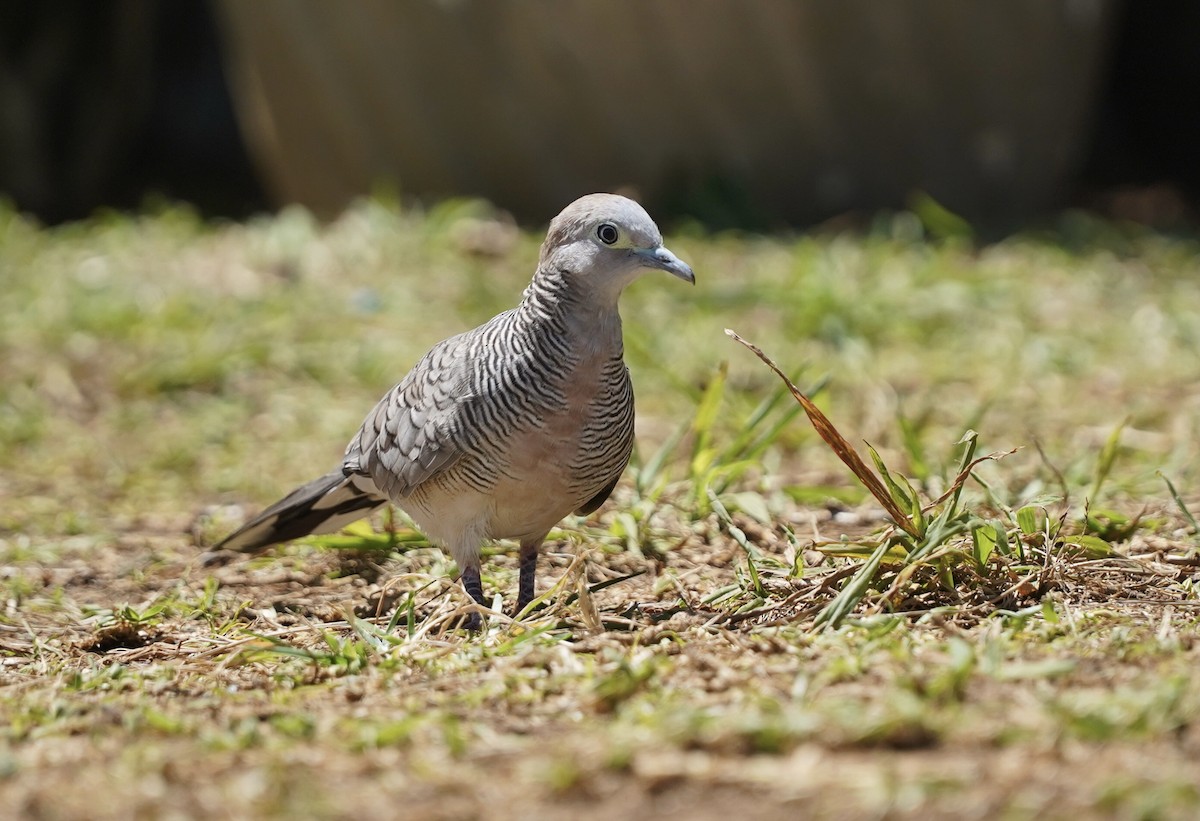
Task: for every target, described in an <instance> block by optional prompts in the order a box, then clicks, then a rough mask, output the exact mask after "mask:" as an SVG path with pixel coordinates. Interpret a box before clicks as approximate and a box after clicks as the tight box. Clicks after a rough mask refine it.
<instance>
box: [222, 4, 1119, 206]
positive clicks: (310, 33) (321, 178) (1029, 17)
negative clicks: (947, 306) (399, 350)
mask: <svg viewBox="0 0 1200 821" xmlns="http://www.w3.org/2000/svg"><path fill="white" fill-rule="evenodd" d="M218 8H219V10H220V11H221V13H222V14H221V18H222V22H223V24H224V30H225V32H226V41H227V46H228V48H227V52H228V55H229V62H230V68H231V77H232V81H233V86H234V97H235V100H236V101H237V104H238V107H239V111H240V119H241V121H242V123H243V129H244V131H245V134H246V137H247V139H248V141H249V142H250V145H251V149H252V151H253V152H254V154H255V156H256V158H257V162H258V164H259V166H260V168H261V169H262V171H263V172H264V173H265V176H266V180H267V183H268V185H269V187H270V189H271V190H272V191H273V193H274V196H275V197H276V199H277V200H279V201H281V202H282V201H299V202H302V203H305V204H307V205H309V206H310V207H313V208H314V209H315V210H317V211H318V212H321V213H332V212H334V211H336V210H337V209H339V208H341V207H342V206H343V205H344V204H345V203H346V202H347V201H349V200H350V199H352V198H354V197H356V196H359V195H361V194H363V193H366V192H368V191H369V190H370V189H371V188H372V186H373V185H375V184H377V183H378V182H380V181H391V182H392V183H394V184H396V185H397V186H398V187H399V188H400V190H401V191H403V192H404V193H410V194H417V195H424V196H442V195H450V194H470V195H481V196H484V197H488V198H490V199H492V200H493V201H495V202H497V203H498V204H500V205H502V206H504V207H507V208H509V209H511V210H513V211H514V212H516V213H517V214H518V215H521V216H523V217H528V218H532V219H545V218H546V217H547V216H548V215H550V214H552V213H553V212H555V211H556V210H557V209H558V208H559V207H561V206H562V205H563V204H564V203H566V202H568V201H569V200H571V199H573V198H574V197H576V196H578V195H579V194H581V193H584V192H587V191H592V190H612V189H616V188H622V187H626V188H633V189H635V190H636V191H638V192H639V193H640V194H641V195H642V196H643V197H644V198H645V199H646V200H648V201H650V202H652V203H656V204H663V203H677V204H678V203H690V205H693V206H695V207H696V208H698V209H699V210H704V209H710V210H711V209H717V210H720V209H721V208H726V207H727V208H731V209H743V210H749V211H751V212H753V213H752V216H753V217H755V218H758V219H765V220H770V221H774V220H787V221H791V222H806V221H811V220H815V219H822V218H825V217H827V216H829V215H831V214H835V213H837V212H840V211H842V210H845V209H850V208H875V207H880V206H887V205H894V204H898V203H902V202H903V201H904V199H905V198H906V196H907V195H908V194H909V193H910V192H911V191H912V190H914V189H917V188H920V189H923V190H925V191H928V192H929V193H930V194H932V195H933V196H934V197H936V198H938V199H939V200H941V201H942V202H944V203H945V204H947V205H948V206H950V207H951V208H953V209H955V210H958V211H960V212H962V213H965V214H966V215H968V216H970V217H971V218H973V219H980V220H1004V219H1008V218H1011V217H1013V216H1015V215H1020V214H1025V213H1028V212H1029V211H1036V210H1040V209H1043V208H1046V207H1048V206H1050V205H1052V204H1053V203H1054V201H1055V198H1056V195H1058V194H1059V193H1060V192H1061V190H1062V186H1063V184H1064V182H1065V181H1066V180H1067V179H1068V178H1069V176H1070V175H1071V174H1072V172H1073V171H1074V170H1075V168H1076V166H1077V165H1078V163H1079V162H1080V159H1081V153H1082V150H1083V148H1084V146H1083V145H1082V144H1083V142H1084V140H1085V135H1086V133H1087V129H1088V126H1089V125H1090V117H1091V116H1092V112H1093V107H1094V98H1095V96H1096V92H1097V85H1098V81H1099V79H1100V77H1101V72H1102V69H1103V65H1102V64H1103V58H1104V54H1105V46H1106V45H1107V40H1108V35H1109V31H1110V29H1111V27H1112V17H1113V13H1112V11H1113V10H1112V2H1111V1H1110V0H1004V2H990V1H988V2H984V1H983V0H912V2H903V3H899V2H880V0H840V2H821V1H820V0H809V1H808V2H796V1H795V0H748V1H747V2H728V0H606V1H605V2H582V1H581V0H574V1H573V0H524V2H498V0H474V1H472V0H455V1H451V0H444V1H443V2H433V1H432V0H410V1H409V2H395V0H356V2H326V1H324V0H254V2H243V1H242V0H223V1H222V2H221V3H220V5H219V6H218Z"/></svg>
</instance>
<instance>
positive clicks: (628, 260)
mask: <svg viewBox="0 0 1200 821" xmlns="http://www.w3.org/2000/svg"><path fill="white" fill-rule="evenodd" d="M542 262H543V264H552V265H556V266H559V267H563V268H566V269H568V270H582V269H585V268H586V269H587V270H590V271H592V272H593V274H592V276H597V277H606V276H607V277H611V278H612V279H613V281H614V284H617V285H618V286H619V287H623V286H624V285H625V284H627V283H628V281H630V280H632V279H633V278H634V277H635V276H636V275H637V273H638V272H640V271H642V270H644V269H647V268H649V269H656V270H660V271H666V272H667V273H669V274H671V275H673V276H677V277H679V278H680V279H682V280H684V281H685V282H690V283H693V284H695V282H696V275H695V274H694V273H693V272H692V269H691V267H690V266H689V265H688V264H687V263H685V262H684V261H683V260H681V259H679V257H677V256H675V254H674V253H672V252H671V250H670V249H668V248H667V247H666V246H665V245H663V242H662V233H661V232H660V231H659V230H658V226H657V225H655V224H654V220H652V219H650V215H649V214H647V213H646V209H644V208H642V206H640V205H638V204H637V203H636V202H634V201H633V200H631V199H628V198H627V197H622V196H618V195H617V194H589V195H588V196H586V197H581V198H580V199H578V200H576V201H575V202H573V203H571V204H570V205H568V206H567V207H566V208H564V209H563V211H562V213H561V214H559V215H558V216H557V217H555V218H554V221H553V222H551V223H550V231H549V233H548V234H547V236H546V242H545V244H544V245H543V246H542Z"/></svg>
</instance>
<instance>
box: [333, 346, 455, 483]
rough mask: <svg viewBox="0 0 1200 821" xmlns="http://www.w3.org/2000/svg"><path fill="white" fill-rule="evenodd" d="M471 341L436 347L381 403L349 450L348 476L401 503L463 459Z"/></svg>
mask: <svg viewBox="0 0 1200 821" xmlns="http://www.w3.org/2000/svg"><path fill="white" fill-rule="evenodd" d="M469 340H470V336H469V334H460V335H458V336H455V337H451V338H450V339H447V340H445V341H443V342H441V343H439V344H438V345H436V346H434V348H433V349H432V350H430V351H429V353H427V354H426V355H425V356H424V357H423V358H422V359H421V361H420V362H418V363H417V364H416V366H415V367H414V368H413V369H412V370H411V371H410V372H409V374H408V376H406V377H405V378H404V380H403V381H401V382H400V384H398V385H396V386H395V387H394V388H392V389H391V390H390V391H388V392H387V394H386V395H384V397H383V398H382V399H380V400H379V403H378V404H377V405H376V406H375V409H374V410H372V411H371V413H370V414H368V415H367V419H366V421H365V422H363V426H362V428H361V429H360V430H359V432H358V435H357V436H355V437H354V438H353V439H352V440H351V441H350V444H349V446H348V447H347V448H346V457H345V459H344V461H343V463H342V471H343V473H345V474H346V475H348V476H349V475H353V474H359V475H364V476H369V477H370V478H371V479H372V481H374V483H375V485H376V486H377V487H378V488H379V489H380V491H381V492H383V493H384V494H386V495H388V496H390V497H391V498H393V499H398V498H403V497H405V496H407V495H409V494H410V493H411V492H412V491H413V489H415V488H416V487H417V486H418V485H420V484H421V483H423V482H425V481H427V480H429V479H430V478H432V477H434V476H436V475H438V474H439V473H441V472H442V471H444V470H446V469H447V468H449V467H451V466H452V465H453V464H454V463H455V462H457V461H458V460H459V459H460V458H462V456H463V452H464V451H463V448H462V444H461V443H460V442H458V441H457V440H456V438H455V432H456V431H457V430H458V429H459V426H458V424H457V421H458V417H459V414H460V412H461V410H462V408H463V405H464V403H465V402H466V401H467V400H468V399H469V398H470V396H471V391H470V385H469V381H470V380H469V362H468V359H469V357H468V356H467V350H466V349H467V348H468V346H469Z"/></svg>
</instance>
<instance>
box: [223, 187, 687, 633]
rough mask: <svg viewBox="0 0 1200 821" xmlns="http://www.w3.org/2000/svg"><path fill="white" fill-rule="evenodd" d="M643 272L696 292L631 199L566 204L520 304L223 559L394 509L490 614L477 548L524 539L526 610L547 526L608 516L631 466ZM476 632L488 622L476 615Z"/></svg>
mask: <svg viewBox="0 0 1200 821" xmlns="http://www.w3.org/2000/svg"><path fill="white" fill-rule="evenodd" d="M646 269H659V270H662V271H666V272H667V273H669V274H673V275H674V276H677V277H679V278H680V279H682V280H685V281H686V282H689V283H695V276H694V275H693V273H692V269H691V268H690V267H689V266H688V265H687V264H686V263H684V262H683V261H681V260H680V259H679V258H678V257H676V256H675V255H674V254H673V253H671V251H669V250H668V249H667V248H666V247H664V246H663V244H662V235H661V234H660V233H659V230H658V227H657V226H656V225H655V224H654V221H653V220H651V219H650V216H649V215H648V214H647V213H646V212H645V210H643V209H642V207H641V206H640V205H638V204H637V203H636V202H634V201H632V200H630V199H626V198H625V197H621V196H617V195H614V194H592V195H590V196H586V197H583V198H581V199H579V200H576V201H575V202H573V203H571V205H569V206H567V207H566V208H565V209H564V210H563V212H562V213H561V214H559V215H558V216H557V217H555V218H554V220H553V221H552V222H551V223H550V230H549V233H548V234H547V236H546V240H545V242H544V243H543V244H542V248H541V254H540V257H539V261H538V266H537V270H536V271H535V272H534V275H533V280H532V282H531V283H530V284H529V286H528V287H527V288H526V289H525V293H524V296H523V298H522V300H521V303H520V305H518V306H517V307H516V308H513V309H511V310H508V311H505V312H504V313H502V314H499V315H498V316H495V317H493V318H492V319H491V320H489V321H487V322H485V323H484V324H482V325H480V326H479V327H478V328H475V329H474V330H471V331H467V332H466V333H462V334H459V335H457V336H453V337H450V338H449V339H446V340H444V341H442V342H439V343H438V344H437V345H435V346H434V347H433V348H432V349H431V350H430V351H429V352H428V353H427V354H425V356H424V357H422V359H421V360H420V361H419V362H418V363H417V364H416V366H415V367H414V368H413V369H412V370H411V371H409V373H408V375H407V376H405V377H404V379H403V380H402V381H401V382H400V383H399V384H398V385H396V386H395V387H394V388H392V389H391V390H390V391H388V392H387V394H386V395H385V396H384V397H383V398H382V399H381V400H380V401H379V403H378V404H377V405H376V406H375V409H374V410H372V411H371V413H370V414H369V415H368V416H367V419H366V421H365V422H364V423H363V426H362V428H361V429H360V430H359V432H358V434H357V435H356V436H355V437H354V438H353V439H352V440H351V441H350V444H349V446H348V447H347V448H346V454H345V458H344V460H343V462H342V465H341V467H339V468H337V469H336V470H333V471H331V472H329V473H327V474H325V475H324V476H322V477H320V478H319V479H314V480H313V481H311V482H309V483H308V484H306V485H304V486H302V487H299V488H297V489H296V490H294V491H292V492H291V493H290V494H288V495H287V496H286V497H284V498H283V499H281V500H280V501H278V502H276V503H275V504H273V505H271V506H270V507H269V508H267V509H266V510H264V511H263V512H262V513H260V514H259V515H258V516H256V517H255V518H253V519H252V520H250V521H249V522H247V523H246V524H245V525H244V526H243V527H242V528H240V529H239V530H238V531H237V532H235V533H233V534H232V535H230V536H228V537H227V538H225V539H224V541H222V542H221V543H220V544H219V545H218V546H217V547H218V549H222V548H223V549H230V550H236V551H242V552H254V551H257V550H260V549H262V548H266V547H268V546H270V545H274V544H278V543H280V542H285V541H288V540H290V539H295V538H299V537H301V536H305V535H308V534H312V533H330V532H333V531H335V530H337V529H339V528H341V527H343V526H344V525H346V524H349V523H350V522H352V521H354V520H356V519H359V518H361V517H363V516H365V515H367V514H368V513H369V512H370V511H372V510H374V509H375V508H378V507H380V506H382V505H384V504H387V503H388V502H389V501H391V502H393V503H395V504H396V505H398V506H399V507H400V508H402V509H403V510H404V511H406V512H407V513H408V514H409V515H410V516H411V517H412V519H413V521H414V522H416V524H417V526H418V527H420V528H421V530H422V531H424V532H425V534H426V535H428V536H429V537H431V538H432V539H433V540H434V541H437V542H441V543H442V544H444V545H445V546H446V547H447V548H448V549H449V552H450V554H451V555H452V556H453V557H454V560H455V562H456V563H457V564H458V567H459V570H460V572H461V580H462V584H463V587H464V588H465V589H466V591H467V593H468V594H469V595H470V596H471V598H472V599H474V600H475V601H476V602H478V603H479V604H480V605H482V606H484V607H486V606H487V605H488V602H487V600H486V599H485V598H484V595H483V588H482V583H481V581H480V576H479V571H480V548H481V547H482V545H483V544H484V543H485V542H487V541H489V540H493V539H516V540H518V541H519V542H520V554H519V555H520V580H519V588H518V595H517V606H516V612H517V613H520V612H521V611H522V610H523V609H524V608H525V606H526V605H527V604H529V602H530V601H532V600H533V598H534V577H535V573H536V566H537V554H538V549H539V548H540V547H541V544H542V542H543V540H544V539H545V538H546V536H547V534H548V533H549V532H550V529H551V528H552V527H554V526H555V525H556V524H557V523H558V522H559V521H560V520H561V519H563V517H565V516H567V515H568V514H570V513H572V512H575V513H579V514H587V513H591V512H592V511H594V510H596V509H597V508H599V507H600V505H601V504H603V503H604V501H605V500H606V499H607V498H608V496H609V494H610V493H612V491H613V488H614V487H615V486H616V484H617V481H618V479H620V476H621V473H622V472H623V471H624V469H625V466H626V464H628V462H629V456H630V453H631V451H632V449H633V389H632V387H631V385H630V381H629V372H628V370H627V369H626V367H625V363H624V361H623V359H622V353H623V345H622V340H621V317H620V315H619V314H618V312H617V300H618V297H620V295H621V291H622V290H623V289H624V288H625V286H627V285H629V284H630V283H631V282H633V281H634V280H635V279H637V278H638V276H639V275H640V274H641V273H642V272H643V271H644V270H646ZM479 624H480V620H479V616H478V614H473V615H472V616H471V617H470V619H469V620H468V626H470V627H472V628H474V629H477V628H478V627H479Z"/></svg>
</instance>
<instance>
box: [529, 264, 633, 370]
mask: <svg viewBox="0 0 1200 821" xmlns="http://www.w3.org/2000/svg"><path fill="white" fill-rule="evenodd" d="M517 312H518V314H520V315H521V316H522V319H524V320H525V321H526V322H527V323H529V324H530V325H533V326H538V327H543V328H546V329H547V330H551V331H554V332H557V333H561V334H566V335H570V336H572V337H575V338H576V342H577V344H579V345H580V346H582V348H585V349H589V350H591V351H592V352H594V353H597V354H603V355H606V356H617V357H620V356H621V353H622V349H623V345H622V340H621V315H620V314H619V313H618V312H617V301H616V299H615V298H614V297H612V296H609V295H607V294H598V293H592V292H589V291H586V290H584V289H582V288H580V287H579V283H578V281H575V280H574V278H573V277H572V276H571V275H570V274H568V273H566V272H563V271H560V270H556V269H548V268H539V269H538V271H537V273H536V274H534V277H533V281H532V282H530V283H529V287H527V288H526V289H525V295H524V297H523V298H522V299H521V304H520V305H519V306H518V307H517Z"/></svg>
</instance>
